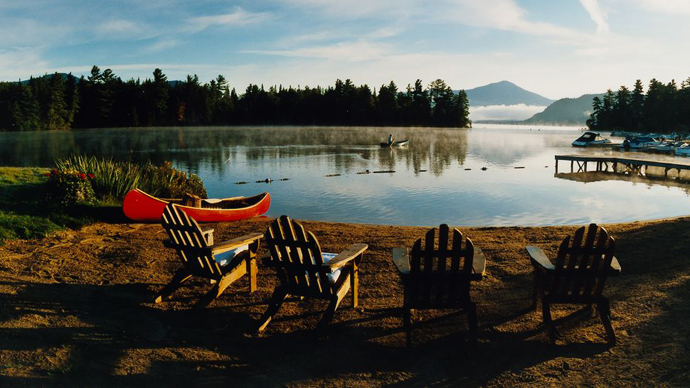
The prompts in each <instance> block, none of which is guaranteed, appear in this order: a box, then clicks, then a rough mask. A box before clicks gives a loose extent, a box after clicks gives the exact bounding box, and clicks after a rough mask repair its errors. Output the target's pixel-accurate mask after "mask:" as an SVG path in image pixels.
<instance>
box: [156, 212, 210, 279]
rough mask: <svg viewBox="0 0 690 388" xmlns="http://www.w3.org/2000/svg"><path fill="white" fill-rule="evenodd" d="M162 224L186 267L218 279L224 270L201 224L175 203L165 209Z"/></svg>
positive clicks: (194, 272)
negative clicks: (205, 236) (208, 242)
mask: <svg viewBox="0 0 690 388" xmlns="http://www.w3.org/2000/svg"><path fill="white" fill-rule="evenodd" d="M161 224H162V225H163V228H164V229H165V231H166V232H167V234H168V237H169V239H170V242H171V244H172V246H173V247H174V248H175V250H176V251H177V254H178V256H179V257H180V259H181V260H182V262H183V263H184V265H185V267H186V268H187V269H188V270H189V271H190V272H191V273H192V274H194V275H197V276H201V277H206V278H210V279H218V278H220V277H221V275H222V272H221V269H220V266H219V265H218V263H216V261H215V259H214V258H213V254H212V252H211V249H210V248H209V246H208V244H207V242H206V239H205V238H204V235H203V233H202V232H201V228H200V227H199V224H198V223H197V222H196V221H195V220H194V219H193V218H191V217H189V216H188V215H187V214H186V213H185V212H184V211H183V210H182V209H180V208H179V207H178V206H177V205H175V204H172V203H171V204H168V205H167V206H166V207H165V209H164V210H163V215H162V216H161Z"/></svg>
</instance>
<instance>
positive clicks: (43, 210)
mask: <svg viewBox="0 0 690 388" xmlns="http://www.w3.org/2000/svg"><path fill="white" fill-rule="evenodd" d="M55 165H56V167H55V169H47V168H36V167H28V168H22V167H0V245H2V244H3V243H4V241H6V240H10V239H33V238H43V237H45V236H47V235H49V234H51V233H53V232H55V231H58V230H61V229H65V228H70V229H77V228H80V227H82V226H84V225H87V224H90V223H93V222H95V221H102V222H126V219H125V218H124V215H123V214H122V210H121V206H122V200H123V199H124V196H125V194H127V192H128V191H129V190H130V189H132V188H134V187H139V188H140V189H142V190H144V191H146V192H148V193H149V194H151V195H155V196H160V197H167V198H175V197H177V198H179V197H182V195H183V194H185V193H193V194H196V195H199V196H200V197H202V198H205V197H206V189H205V188H204V184H203V182H202V181H201V179H200V178H199V177H198V176H196V175H194V174H189V175H188V174H186V173H184V172H182V171H179V170H176V169H174V168H172V165H171V164H170V163H165V164H163V165H161V166H154V165H151V164H147V165H145V166H139V165H137V164H133V163H129V162H116V161H113V160H107V159H99V158H95V157H85V156H72V157H70V158H67V159H64V160H58V161H56V163H55ZM53 170H54V171H53ZM51 171H52V173H51ZM75 174H76V175H75ZM49 176H50V177H49ZM74 176H81V179H79V178H76V179H75V178H74ZM86 176H89V178H88V180H87V179H86V178H85V177H86ZM70 177H71V178H72V180H74V181H76V183H75V182H71V181H70V182H67V185H64V184H63V185H62V186H61V185H59V184H56V182H57V183H60V184H62V183H64V182H66V181H67V178H70ZM69 184H88V185H89V187H88V188H89V189H91V188H93V193H92V194H91V196H90V197H89V200H88V201H86V200H82V201H79V200H74V199H73V198H67V199H68V200H65V197H66V195H67V196H69V194H70V193H71V192H70V191H69V190H64V191H65V192H61V191H60V190H59V189H61V188H63V189H64V188H65V187H67V188H68V189H69V188H70V187H69V186H68V185H69ZM72 194H73V193H72ZM94 194H95V200H94Z"/></svg>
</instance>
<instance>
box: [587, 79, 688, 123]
mask: <svg viewBox="0 0 690 388" xmlns="http://www.w3.org/2000/svg"><path fill="white" fill-rule="evenodd" d="M592 108H593V109H592V114H591V115H590V119H589V120H587V126H588V127H589V128H590V129H594V130H615V129H622V130H629V131H639V132H665V133H668V132H680V131H683V132H687V131H688V130H690V78H688V79H687V80H685V81H683V82H682V83H681V85H680V88H678V86H677V85H676V82H675V81H671V82H669V83H668V84H666V85H664V84H663V83H661V82H659V81H657V80H656V79H652V80H651V81H649V87H648V88H647V93H646V94H645V93H644V89H643V87H642V81H640V80H639V79H638V80H637V81H636V82H635V86H634V87H633V90H632V91H630V90H629V89H628V88H627V87H625V86H621V87H620V89H618V91H617V92H616V93H614V92H612V91H611V89H609V90H607V91H606V94H604V97H603V98H599V97H594V99H593V101H592Z"/></svg>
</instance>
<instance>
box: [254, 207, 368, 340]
mask: <svg viewBox="0 0 690 388" xmlns="http://www.w3.org/2000/svg"><path fill="white" fill-rule="evenodd" d="M266 244H267V246H268V249H269V252H270V256H269V257H266V262H265V263H266V264H267V265H268V266H272V267H274V268H275V269H276V273H277V275H278V278H279V280H280V285H279V286H277V287H276V288H275V291H274V292H273V297H272V299H271V302H270V303H269V306H268V309H267V310H266V313H264V315H263V317H262V318H261V321H260V325H259V328H258V330H257V331H258V332H261V331H263V330H264V329H265V328H266V326H267V325H268V323H269V322H270V321H271V318H272V317H273V315H274V314H275V313H276V312H277V311H278V309H280V306H281V305H282V304H283V301H284V300H285V298H286V297H287V296H288V295H294V296H300V297H311V298H320V299H326V300H328V301H330V304H329V305H328V308H327V310H326V312H325V314H324V315H323V318H321V321H319V324H318V326H317V331H321V330H322V329H323V328H325V327H326V325H327V324H328V322H330V321H331V319H332V318H333V314H334V313H335V310H336V309H337V308H338V305H339V304H340V302H341V301H342V300H343V298H344V297H345V295H346V294H347V291H348V290H349V289H350V288H352V307H353V308H354V307H357V304H358V299H357V291H358V290H357V288H358V283H359V280H358V266H359V262H360V261H361V260H362V257H363V256H364V251H365V250H366V249H367V248H368V246H367V244H353V245H351V246H350V247H348V248H347V249H346V250H344V251H343V252H341V253H340V254H338V255H335V254H328V253H323V252H321V246H320V245H319V242H318V241H317V240H316V237H315V236H314V234H313V233H311V232H308V231H305V230H304V227H303V226H302V225H301V224H300V223H299V222H296V221H293V220H291V219H290V218H289V217H287V216H281V217H280V218H279V219H276V220H275V221H273V223H271V226H270V227H269V228H268V230H267V231H266Z"/></svg>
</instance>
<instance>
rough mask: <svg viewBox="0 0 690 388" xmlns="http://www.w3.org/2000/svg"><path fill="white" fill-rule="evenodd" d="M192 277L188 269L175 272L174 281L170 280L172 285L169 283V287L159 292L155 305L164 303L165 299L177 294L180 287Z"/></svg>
mask: <svg viewBox="0 0 690 388" xmlns="http://www.w3.org/2000/svg"><path fill="white" fill-rule="evenodd" d="M191 277H192V274H190V273H189V271H187V269H186V268H180V269H178V270H177V271H176V272H175V275H173V278H172V280H170V283H168V285H167V286H165V287H163V288H162V289H161V290H160V291H158V294H156V298H155V299H154V302H155V303H160V302H162V301H163V299H165V298H167V297H169V296H170V295H172V293H173V292H175V291H176V290H177V289H178V288H180V286H182V283H184V282H186V281H187V280H189V279H190V278H191Z"/></svg>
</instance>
